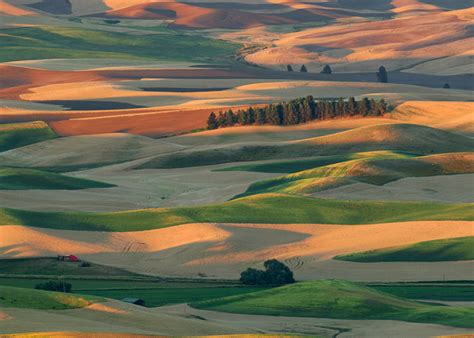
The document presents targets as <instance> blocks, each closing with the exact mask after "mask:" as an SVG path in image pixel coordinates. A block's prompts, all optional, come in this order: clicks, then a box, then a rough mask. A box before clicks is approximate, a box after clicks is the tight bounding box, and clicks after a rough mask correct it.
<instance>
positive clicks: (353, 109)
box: [207, 96, 388, 130]
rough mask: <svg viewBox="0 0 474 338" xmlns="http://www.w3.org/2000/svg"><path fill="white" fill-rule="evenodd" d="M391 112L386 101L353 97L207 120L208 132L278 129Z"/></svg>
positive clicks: (297, 101) (242, 111) (309, 99)
mask: <svg viewBox="0 0 474 338" xmlns="http://www.w3.org/2000/svg"><path fill="white" fill-rule="evenodd" d="M387 112H388V106H387V103H386V102H385V100H384V99H381V100H375V99H369V98H367V97H364V98H363V99H362V100H359V101H358V100H356V99H355V98H354V97H350V98H349V99H348V100H344V99H343V98H342V97H341V98H339V99H338V100H328V99H321V100H317V101H316V100H314V98H313V97H312V96H307V97H302V98H297V99H294V100H291V101H288V102H280V103H277V104H269V105H267V106H264V107H258V108H255V107H250V108H248V109H239V110H237V111H235V112H234V111H233V110H232V109H229V110H227V111H221V112H219V113H218V114H216V113H214V112H212V113H211V114H210V115H209V117H208V119H207V129H208V130H212V129H217V128H224V127H232V126H235V125H241V126H248V125H265V124H271V125H276V126H287V125H295V124H300V123H306V122H310V121H314V120H328V119H333V118H337V117H351V116H362V117H364V116H382V115H384V114H385V113H387Z"/></svg>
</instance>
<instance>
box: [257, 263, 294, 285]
mask: <svg viewBox="0 0 474 338" xmlns="http://www.w3.org/2000/svg"><path fill="white" fill-rule="evenodd" d="M263 266H264V267H265V279H266V280H267V283H268V284H270V285H283V284H291V283H294V282H295V279H294V277H293V272H292V271H291V270H290V268H289V267H288V266H286V265H285V264H283V263H282V262H280V261H278V260H276V259H270V260H267V261H266V262H265V263H263Z"/></svg>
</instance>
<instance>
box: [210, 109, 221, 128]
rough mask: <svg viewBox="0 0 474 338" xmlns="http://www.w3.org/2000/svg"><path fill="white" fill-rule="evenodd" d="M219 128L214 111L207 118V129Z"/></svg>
mask: <svg viewBox="0 0 474 338" xmlns="http://www.w3.org/2000/svg"><path fill="white" fill-rule="evenodd" d="M217 128H219V124H218V123H217V117H216V114H215V113H214V112H212V113H211V114H210V115H209V117H208V118H207V129H208V130H213V129H217Z"/></svg>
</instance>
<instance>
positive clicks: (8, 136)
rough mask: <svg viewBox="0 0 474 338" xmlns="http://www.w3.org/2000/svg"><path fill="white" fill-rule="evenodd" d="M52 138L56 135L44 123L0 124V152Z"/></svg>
mask: <svg viewBox="0 0 474 338" xmlns="http://www.w3.org/2000/svg"><path fill="white" fill-rule="evenodd" d="M3 50H4V48H2V51H3ZM2 51H0V54H1V53H2ZM54 138H57V135H56V134H55V132H54V131H53V130H52V129H51V128H50V127H49V126H48V125H47V124H46V123H44V122H27V123H10V124H0V152H2V151H6V150H10V149H14V148H19V147H23V146H26V145H28V144H32V143H37V142H41V141H46V140H51V139H54Z"/></svg>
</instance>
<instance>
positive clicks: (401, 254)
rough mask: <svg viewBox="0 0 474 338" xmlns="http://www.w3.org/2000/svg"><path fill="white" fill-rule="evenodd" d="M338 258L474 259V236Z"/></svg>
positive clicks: (438, 260)
mask: <svg viewBox="0 0 474 338" xmlns="http://www.w3.org/2000/svg"><path fill="white" fill-rule="evenodd" d="M336 259H339V260H342V261H351V262H440V261H460V260H474V237H462V238H451V239H441V240H436V241H428V242H421V243H416V244H412V245H407V246H403V247H395V248H388V249H380V250H371V251H365V252H358V253H353V254H350V255H343V256H337V257H336Z"/></svg>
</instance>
